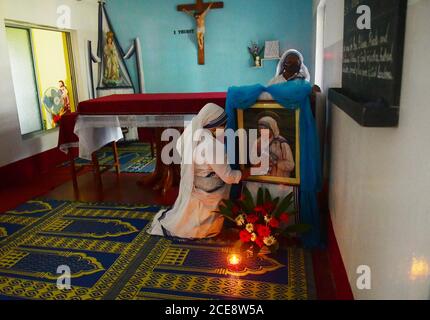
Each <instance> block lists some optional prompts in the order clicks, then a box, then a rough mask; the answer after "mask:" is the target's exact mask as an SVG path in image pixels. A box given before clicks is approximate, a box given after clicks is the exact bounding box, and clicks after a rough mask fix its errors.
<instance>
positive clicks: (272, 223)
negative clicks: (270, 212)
mask: <svg viewBox="0 0 430 320" xmlns="http://www.w3.org/2000/svg"><path fill="white" fill-rule="evenodd" d="M269 225H270V226H271V227H272V228H278V227H279V220H278V219H276V218H272V219H270V222H269Z"/></svg>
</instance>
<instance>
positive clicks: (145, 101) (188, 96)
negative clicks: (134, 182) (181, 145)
mask: <svg viewBox="0 0 430 320" xmlns="http://www.w3.org/2000/svg"><path fill="white" fill-rule="evenodd" d="M226 98H227V94H226V93H225V92H210V93H156V94H120V95H111V96H106V97H102V98H97V99H91V100H87V101H82V102H81V103H79V105H78V112H77V113H71V114H65V115H64V116H63V117H62V118H61V121H60V133H59V138H58V147H60V146H67V145H69V144H71V143H77V142H78V141H79V139H78V137H77V136H76V135H75V134H74V132H73V131H74V128H75V124H76V120H77V117H78V115H145V114H146V115H164V114H197V113H198V112H199V111H200V110H201V109H202V108H203V107H204V106H205V105H206V104H207V103H210V102H212V103H216V104H217V105H219V106H221V107H223V108H224V107H225V102H226ZM148 131H151V132H152V129H148ZM141 132H142V133H143V132H144V131H143V130H142V131H141Z"/></svg>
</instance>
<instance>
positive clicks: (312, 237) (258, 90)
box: [226, 79, 322, 248]
mask: <svg viewBox="0 0 430 320" xmlns="http://www.w3.org/2000/svg"><path fill="white" fill-rule="evenodd" d="M263 92H268V93H270V94H271V95H272V97H273V99H274V100H275V101H276V102H278V103H279V104H280V105H282V106H283V107H284V108H287V109H294V110H295V109H297V108H299V109H300V154H301V156H300V181H301V182H300V183H301V185H300V220H301V222H302V223H305V224H308V225H311V226H312V229H311V231H309V232H308V233H306V234H303V235H302V241H303V244H304V246H305V247H307V248H315V247H320V246H321V237H320V216H319V209H318V203H317V192H319V191H320V190H321V184H322V179H321V162H320V150H319V142H318V141H319V140H318V134H317V130H316V125H315V119H314V117H313V115H312V111H311V108H310V99H309V95H310V94H311V92H312V87H311V84H310V83H309V82H308V81H306V80H302V79H298V80H293V81H288V82H284V83H280V84H275V85H272V86H269V87H264V86H262V85H260V84H256V85H252V86H244V87H231V88H229V90H228V93H227V102H226V113H227V116H228V121H227V128H230V129H233V130H236V129H237V119H236V109H248V108H250V107H252V106H253V105H254V104H255V103H256V102H257V100H258V98H259V96H260V95H261V94H262V93H263ZM235 168H236V169H237V168H238V166H237V165H236V166H235Z"/></svg>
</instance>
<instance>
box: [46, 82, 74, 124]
mask: <svg viewBox="0 0 430 320" xmlns="http://www.w3.org/2000/svg"><path fill="white" fill-rule="evenodd" d="M42 105H43V107H44V109H45V111H46V114H47V116H46V117H45V119H44V121H45V123H46V126H47V127H49V128H50V129H53V128H56V127H57V126H58V124H59V123H60V120H61V118H62V116H63V115H65V114H68V113H71V112H72V106H71V99H70V93H69V90H68V89H67V87H66V85H65V81H64V80H60V81H58V87H50V88H48V89H46V90H45V92H44V93H43V97H42Z"/></svg>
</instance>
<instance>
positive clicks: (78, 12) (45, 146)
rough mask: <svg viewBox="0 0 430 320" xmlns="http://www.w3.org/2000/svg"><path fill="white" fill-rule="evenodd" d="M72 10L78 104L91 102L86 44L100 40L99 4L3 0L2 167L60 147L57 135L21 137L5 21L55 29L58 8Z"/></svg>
mask: <svg viewBox="0 0 430 320" xmlns="http://www.w3.org/2000/svg"><path fill="white" fill-rule="evenodd" d="M60 5H68V6H69V7H70V8H71V31H72V46H73V50H74V52H73V55H74V60H75V66H76V73H77V74H76V76H77V79H76V82H77V85H78V98H79V100H81V101H82V100H85V99H88V93H87V78H86V74H87V72H86V41H87V40H92V41H93V44H94V46H95V44H96V40H97V15H98V13H97V8H98V6H97V1H96V0H84V1H75V0H0V96H1V99H0V137H1V139H0V166H4V165H6V164H9V163H12V162H15V161H18V160H20V159H24V158H27V157H30V156H32V155H35V154H38V153H40V152H44V151H47V150H49V149H52V148H55V147H56V146H57V139H58V131H53V132H49V133H44V134H41V135H40V136H37V137H34V138H31V139H25V140H23V139H22V137H21V133H20V129H19V122H18V113H17V107H16V101H15V94H14V89H13V82H12V75H11V70H10V63H9V53H8V47H7V42H6V33H5V19H6V20H15V21H21V22H26V23H31V24H37V25H43V26H49V27H56V25H57V19H58V14H57V8H58V7H59V6H60Z"/></svg>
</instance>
